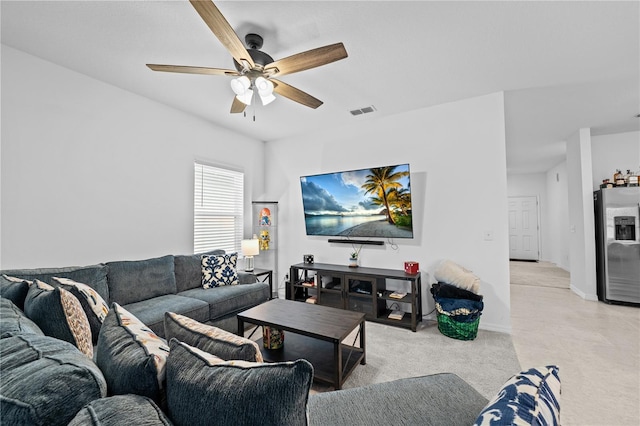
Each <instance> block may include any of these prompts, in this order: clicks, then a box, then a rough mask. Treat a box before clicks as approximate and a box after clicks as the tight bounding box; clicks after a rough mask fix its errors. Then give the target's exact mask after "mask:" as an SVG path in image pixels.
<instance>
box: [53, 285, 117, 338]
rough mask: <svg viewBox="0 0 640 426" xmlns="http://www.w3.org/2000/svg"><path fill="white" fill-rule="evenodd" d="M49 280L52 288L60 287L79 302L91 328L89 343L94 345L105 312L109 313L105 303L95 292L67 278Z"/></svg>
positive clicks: (105, 314)
mask: <svg viewBox="0 0 640 426" xmlns="http://www.w3.org/2000/svg"><path fill="white" fill-rule="evenodd" d="M51 280H52V282H53V285H54V286H55V285H58V286H60V287H62V288H63V289H65V290H67V291H68V292H69V293H71V294H73V295H74V296H75V297H76V298H77V299H78V300H79V301H80V305H82V309H83V310H84V313H85V314H86V315H87V319H88V320H89V327H91V341H92V342H93V343H94V344H95V343H97V342H98V334H99V333H100V327H102V322H103V321H104V319H105V317H106V316H107V312H109V305H107V302H105V301H104V299H103V298H102V296H100V294H98V292H97V291H96V290H94V289H93V288H91V287H89V286H88V285H86V284H83V283H79V282H76V281H74V280H72V279H69V278H58V277H53V278H52V279H51Z"/></svg>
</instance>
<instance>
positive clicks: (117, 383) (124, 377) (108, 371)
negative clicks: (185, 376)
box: [96, 303, 169, 402]
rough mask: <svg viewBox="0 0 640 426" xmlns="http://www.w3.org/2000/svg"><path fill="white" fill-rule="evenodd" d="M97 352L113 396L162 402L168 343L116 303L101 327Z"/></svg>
mask: <svg viewBox="0 0 640 426" xmlns="http://www.w3.org/2000/svg"><path fill="white" fill-rule="evenodd" d="M96 351H97V353H96V364H98V367H100V369H101V370H102V372H103V373H104V377H105V379H106V380H107V385H108V387H109V393H110V394H111V395H123V394H128V393H132V394H136V395H142V396H146V397H149V398H151V399H153V400H154V401H156V402H160V400H161V399H162V398H161V397H162V389H163V388H164V381H165V365H166V361H167V354H168V352H169V347H168V346H167V342H166V341H165V340H164V339H162V338H161V337H158V336H157V335H156V334H155V333H154V332H153V331H151V329H149V328H148V327H147V326H145V325H144V324H143V323H142V321H140V320H139V319H138V318H136V317H135V316H133V315H132V314H131V313H129V312H128V311H127V310H126V309H124V308H123V307H122V306H120V305H118V304H117V303H113V304H112V305H111V310H109V313H108V314H107V317H106V318H105V319H104V322H103V323H102V329H101V330H100V335H99V336H98V345H97V348H96Z"/></svg>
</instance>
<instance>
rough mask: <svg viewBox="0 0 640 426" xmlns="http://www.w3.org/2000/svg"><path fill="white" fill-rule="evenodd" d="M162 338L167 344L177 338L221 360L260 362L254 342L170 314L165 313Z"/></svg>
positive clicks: (258, 352) (260, 355)
mask: <svg viewBox="0 0 640 426" xmlns="http://www.w3.org/2000/svg"><path fill="white" fill-rule="evenodd" d="M164 337H165V339H167V340H168V341H170V340H171V339H172V338H176V339H177V340H179V341H181V342H184V343H186V344H187V345H190V346H194V347H196V348H198V349H201V350H203V351H205V352H208V353H210V354H213V355H215V356H217V357H219V358H222V359H224V360H231V359H235V360H243V361H251V362H263V359H262V353H260V347H258V344H257V343H256V342H254V341H252V340H249V339H245V338H244V337H241V336H237V335H235V334H233V333H229V332H228V331H225V330H222V329H220V328H218V327H214V326H211V325H206V324H202V323H200V322H198V321H196V320H194V319H191V318H188V317H185V316H184V315H179V314H176V313H173V312H165V314H164Z"/></svg>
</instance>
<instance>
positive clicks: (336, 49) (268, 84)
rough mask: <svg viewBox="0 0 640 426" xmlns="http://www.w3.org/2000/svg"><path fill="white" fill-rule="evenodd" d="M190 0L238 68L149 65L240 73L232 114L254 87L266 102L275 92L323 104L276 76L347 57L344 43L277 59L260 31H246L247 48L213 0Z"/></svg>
mask: <svg viewBox="0 0 640 426" xmlns="http://www.w3.org/2000/svg"><path fill="white" fill-rule="evenodd" d="M189 2H190V3H191V5H192V6H193V7H194V8H195V9H196V11H197V12H198V14H199V15H200V17H201V18H202V19H203V20H204V22H205V23H206V24H207V26H208V27H209V28H210V29H211V31H212V32H213V34H214V35H215V36H216V37H218V40H220V42H221V43H222V44H223V46H224V47H226V48H227V50H228V51H229V53H231V56H233V59H234V63H235V68H236V69H235V70H231V69H222V68H208V67H194V66H182V65H158V64H147V66H148V67H149V68H151V69H152V70H154V71H164V72H177V73H186V74H206V75H224V76H232V77H238V78H236V79H234V80H232V81H231V87H232V89H233V91H234V92H235V93H236V96H235V97H234V98H233V103H232V104H231V113H232V114H233V113H240V112H243V111H244V110H245V108H246V107H247V105H250V104H251V100H252V99H253V98H254V97H255V93H254V91H255V90H257V91H258V95H259V97H260V99H261V100H262V103H263V105H266V104H267V103H270V102H271V101H273V100H274V99H275V97H274V96H273V93H272V92H275V93H276V94H278V95H281V96H284V97H285V98H289V99H291V100H292V101H295V102H298V103H300V104H302V105H305V106H308V107H310V108H314V109H315V108H318V107H319V106H320V105H322V101H321V100H319V99H317V98H315V97H313V96H311V95H309V94H308V93H305V92H303V91H302V90H300V89H296V88H295V87H293V86H291V85H289V84H287V83H285V82H283V81H280V80H277V79H275V78H274V77H280V76H283V75H287V74H293V73H295V72H299V71H304V70H308V69H311V68H316V67H319V66H322V65H326V64H329V63H331V62H335V61H339V60H340V59H344V58H346V57H347V51H346V50H345V48H344V45H343V44H342V43H335V44H330V45H327V46H323V47H318V48H316V49H311V50H307V51H305V52H301V53H297V54H295V55H291V56H288V57H286V58H283V59H279V60H277V61H274V60H273V58H272V57H271V56H269V55H268V54H266V53H264V52H262V51H261V50H260V48H261V47H262V42H263V40H262V37H260V36H259V35H257V34H247V35H246V37H245V42H246V43H247V46H248V49H247V48H245V46H244V45H243V44H242V42H241V41H240V38H238V35H237V34H236V33H235V31H234V30H233V28H232V27H231V25H229V22H227V20H226V19H225V17H224V16H223V15H222V13H221V12H220V10H218V8H217V7H216V5H215V4H213V2H212V1H211V0H189Z"/></svg>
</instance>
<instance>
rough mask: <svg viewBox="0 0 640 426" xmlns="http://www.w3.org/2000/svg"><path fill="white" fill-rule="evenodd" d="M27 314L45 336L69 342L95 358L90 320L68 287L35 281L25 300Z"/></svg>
mask: <svg viewBox="0 0 640 426" xmlns="http://www.w3.org/2000/svg"><path fill="white" fill-rule="evenodd" d="M24 313H25V314H26V315H27V317H28V318H29V319H30V320H31V321H33V322H35V323H36V324H37V325H38V327H40V329H41V330H42V331H43V332H44V334H45V335H47V336H51V337H55V338H57V339H60V340H64V341H66V342H69V343H71V344H73V345H75V346H76V347H77V348H78V349H80V352H82V353H83V354H85V355H86V356H88V357H89V358H92V357H93V345H92V344H91V327H89V320H88V319H87V315H86V314H85V313H84V310H83V309H82V305H81V304H80V301H79V300H78V299H77V298H76V297H75V296H74V295H73V294H71V293H69V292H68V291H67V290H65V289H63V288H59V287H58V288H53V287H51V286H50V285H49V284H47V283H43V282H42V281H40V280H34V282H33V284H32V285H31V286H30V287H29V291H28V292H27V297H26V299H25V301H24Z"/></svg>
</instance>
